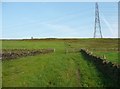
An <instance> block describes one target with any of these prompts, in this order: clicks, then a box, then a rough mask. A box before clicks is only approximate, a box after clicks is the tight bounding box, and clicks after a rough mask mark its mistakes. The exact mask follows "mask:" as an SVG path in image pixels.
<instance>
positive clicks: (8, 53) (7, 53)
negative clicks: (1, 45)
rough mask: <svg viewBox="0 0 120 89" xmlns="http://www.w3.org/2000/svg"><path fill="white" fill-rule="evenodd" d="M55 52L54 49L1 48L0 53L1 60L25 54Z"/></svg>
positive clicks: (24, 55)
mask: <svg viewBox="0 0 120 89" xmlns="http://www.w3.org/2000/svg"><path fill="white" fill-rule="evenodd" d="M52 52H55V49H51V48H49V49H33V50H31V49H3V50H2V53H0V55H1V56H2V60H9V59H16V58H20V57H26V56H34V55H39V54H46V53H52Z"/></svg>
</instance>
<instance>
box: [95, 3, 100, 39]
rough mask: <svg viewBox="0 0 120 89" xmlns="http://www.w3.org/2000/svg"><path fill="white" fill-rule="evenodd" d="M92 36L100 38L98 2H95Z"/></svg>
mask: <svg viewBox="0 0 120 89" xmlns="http://www.w3.org/2000/svg"><path fill="white" fill-rule="evenodd" d="M94 38H102V32H101V26H100V17H99V7H98V3H97V2H96V3H95V27H94Z"/></svg>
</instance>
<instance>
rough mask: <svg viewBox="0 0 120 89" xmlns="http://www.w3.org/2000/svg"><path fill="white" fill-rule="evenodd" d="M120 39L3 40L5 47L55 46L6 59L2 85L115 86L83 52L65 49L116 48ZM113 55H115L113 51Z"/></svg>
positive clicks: (31, 47)
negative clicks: (39, 53)
mask: <svg viewBox="0 0 120 89" xmlns="http://www.w3.org/2000/svg"><path fill="white" fill-rule="evenodd" d="M117 41H118V40H117V39H115V40H113V39H99V40H98V39H82V40H47V41H46V40H40V41H39V40H32V41H30V40H29V41H28V40H25V41H3V43H2V44H3V49H13V48H14V49H15V48H17V49H19V48H20V49H21V48H27V49H38V48H39V49H40V48H55V49H56V51H55V52H54V53H50V54H44V55H37V56H28V57H23V58H19V59H16V60H10V61H3V63H2V71H3V74H2V76H3V80H2V83H3V87H65V86H69V87H70V86H72V87H79V86H80V87H102V86H114V83H113V82H112V81H111V80H110V79H107V78H106V77H105V76H103V74H102V73H101V72H100V71H99V70H97V68H96V67H95V65H94V64H93V63H91V62H89V61H87V60H86V59H85V58H84V57H83V56H82V55H81V53H79V52H78V53H74V52H73V53H65V49H69V48H117V45H118V43H117ZM102 44H103V45H102ZM108 44H109V45H108ZM106 55H107V53H106ZM110 55H111V57H113V56H112V55H113V54H110ZM109 57H110V56H109ZM111 57H110V58H111ZM114 57H116V56H114ZM111 59H112V58H111Z"/></svg>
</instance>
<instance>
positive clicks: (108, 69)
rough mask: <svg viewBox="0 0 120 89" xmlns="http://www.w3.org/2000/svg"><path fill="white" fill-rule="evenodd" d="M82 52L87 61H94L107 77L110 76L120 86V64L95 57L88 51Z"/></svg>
mask: <svg viewBox="0 0 120 89" xmlns="http://www.w3.org/2000/svg"><path fill="white" fill-rule="evenodd" d="M80 52H81V53H82V55H83V56H84V57H85V58H86V59H88V60H89V61H92V62H93V63H94V64H95V65H96V67H97V68H98V69H99V70H100V71H101V72H102V73H103V74H104V75H105V76H108V77H109V78H111V79H112V80H113V81H114V82H115V83H116V84H117V85H120V77H119V76H120V64H115V63H112V62H110V61H107V60H106V59H104V58H101V57H98V56H95V55H93V54H92V52H90V51H88V50H87V49H81V50H80Z"/></svg>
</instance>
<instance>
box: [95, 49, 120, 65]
mask: <svg viewBox="0 0 120 89" xmlns="http://www.w3.org/2000/svg"><path fill="white" fill-rule="evenodd" d="M93 54H95V55H97V56H100V57H103V56H105V57H106V60H108V61H111V62H113V63H117V64H118V63H119V64H120V59H119V58H118V56H120V52H97V51H95V52H93Z"/></svg>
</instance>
